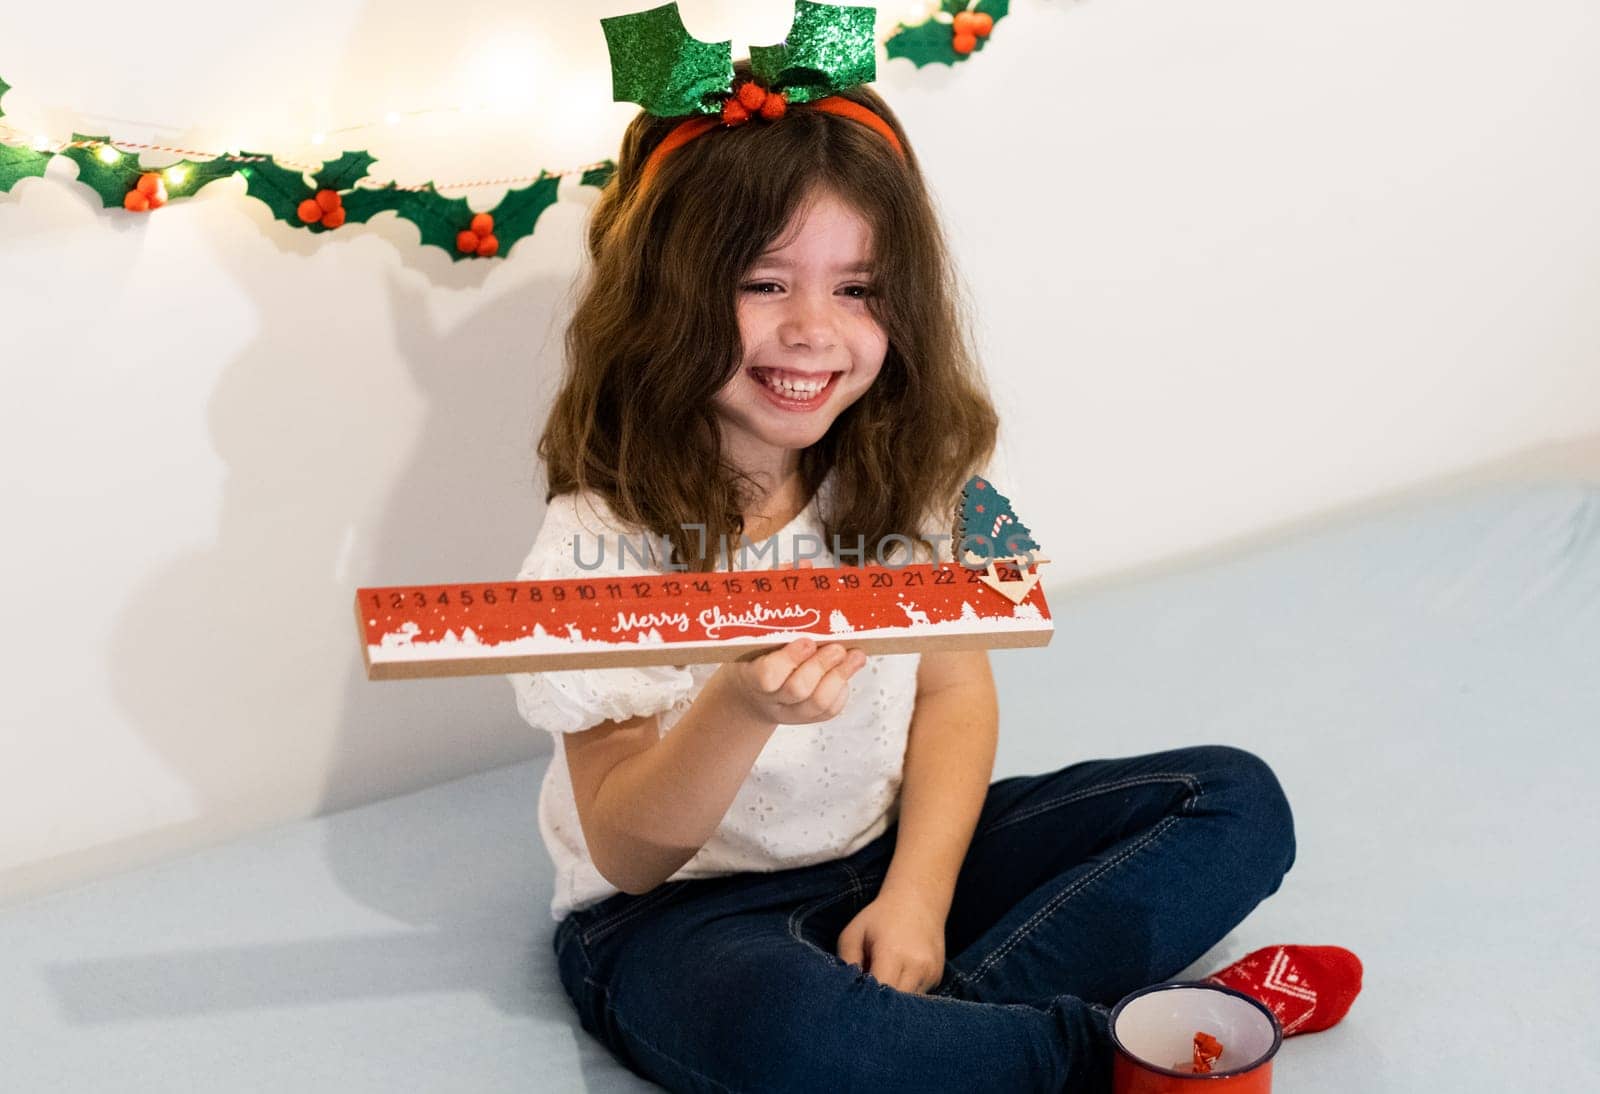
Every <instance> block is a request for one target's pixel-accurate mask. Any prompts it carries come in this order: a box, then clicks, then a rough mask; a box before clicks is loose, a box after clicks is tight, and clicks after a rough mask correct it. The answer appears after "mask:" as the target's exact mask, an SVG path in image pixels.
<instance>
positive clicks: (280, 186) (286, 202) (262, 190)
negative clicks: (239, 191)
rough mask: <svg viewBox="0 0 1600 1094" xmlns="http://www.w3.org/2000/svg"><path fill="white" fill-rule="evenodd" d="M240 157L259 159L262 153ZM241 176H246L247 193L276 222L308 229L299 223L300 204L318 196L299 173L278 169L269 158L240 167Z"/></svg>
mask: <svg viewBox="0 0 1600 1094" xmlns="http://www.w3.org/2000/svg"><path fill="white" fill-rule="evenodd" d="M240 155H245V156H257V155H261V153H259V152H241V153H240ZM239 174H241V175H243V176H244V191H245V193H247V194H249V195H250V196H251V197H253V198H255V199H256V200H258V201H260V202H261V203H262V204H263V205H265V206H266V207H267V208H268V209H269V210H271V211H272V215H273V217H274V218H276V219H278V220H281V221H284V222H285V223H287V224H292V225H294V226H295V227H296V228H304V227H307V224H306V222H305V221H303V220H301V219H300V203H301V202H302V201H305V200H306V199H307V198H309V197H314V196H315V193H314V191H313V190H312V189H311V187H309V186H307V185H306V180H305V176H304V175H303V174H302V173H300V172H299V171H294V170H291V169H289V168H287V167H279V166H278V165H277V164H276V163H275V162H273V160H272V158H271V157H270V156H267V157H264V158H262V159H259V160H255V161H254V162H251V163H245V164H241V165H240V166H239Z"/></svg>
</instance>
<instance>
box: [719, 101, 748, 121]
mask: <svg viewBox="0 0 1600 1094" xmlns="http://www.w3.org/2000/svg"><path fill="white" fill-rule="evenodd" d="M749 120H750V111H748V110H746V109H745V108H744V107H743V106H742V105H740V103H739V100H738V99H727V100H724V101H723V104H722V124H723V125H739V124H741V123H743V122H747V121H749Z"/></svg>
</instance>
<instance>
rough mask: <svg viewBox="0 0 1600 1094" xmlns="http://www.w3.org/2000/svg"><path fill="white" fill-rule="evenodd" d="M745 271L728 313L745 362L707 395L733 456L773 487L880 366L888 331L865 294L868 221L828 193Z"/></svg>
mask: <svg viewBox="0 0 1600 1094" xmlns="http://www.w3.org/2000/svg"><path fill="white" fill-rule="evenodd" d="M785 240H786V241H787V243H785V244H784V245H783V246H781V247H780V246H774V247H773V248H772V249H770V250H768V251H766V252H765V253H764V254H763V255H762V256H761V257H759V258H758V259H757V260H756V262H755V264H754V265H752V266H751V267H750V269H749V270H747V271H746V273H745V276H744V277H743V278H742V279H741V281H740V283H739V286H738V304H737V311H738V316H739V334H740V337H741V339H742V345H743V348H744V361H743V363H742V365H741V367H740V369H739V371H738V373H736V374H735V375H734V377H733V378H732V379H731V380H729V381H728V383H727V384H725V385H724V386H723V388H722V390H720V391H718V392H717V394H716V396H715V397H714V398H713V400H712V401H713V403H714V404H715V406H716V409H717V413H718V416H719V418H720V420H721V422H722V427H723V440H724V444H725V446H726V448H727V450H728V453H729V455H730V457H731V458H732V460H733V462H734V464H735V465H736V466H738V467H739V468H740V469H741V470H743V471H745V472H747V473H758V472H766V473H767V474H770V475H772V476H773V478H772V479H771V483H772V485H774V486H776V485H777V484H779V483H781V482H782V481H783V480H784V479H786V478H787V477H788V476H789V475H790V474H791V473H792V472H793V471H794V469H795V468H797V467H798V465H799V452H800V450H801V449H803V448H807V447H809V446H810V445H812V444H815V443H816V442H817V441H819V440H821V439H822V437H823V436H824V435H825V434H826V433H827V432H828V428H829V426H831V425H832V424H833V421H834V419H835V418H837V417H838V416H839V415H840V414H842V413H843V412H844V410H845V408H847V407H848V406H850V404H851V403H853V402H855V401H856V400H857V399H859V398H860V397H861V395H862V393H864V392H865V391H866V390H867V388H869V387H871V386H872V381H873V380H874V379H876V378H877V375H878V371H879V370H880V369H881V368H882V367H883V358H884V354H885V353H887V351H888V348H889V339H888V335H887V334H886V333H885V332H884V329H883V327H882V325H881V324H880V323H879V322H878V320H877V319H876V318H875V317H874V316H873V314H872V312H871V310H870V308H869V304H868V300H867V297H868V296H869V295H870V294H871V293H872V292H873V291H874V290H873V282H872V270H871V265H870V263H871V256H872V242H873V241H872V230H871V226H870V225H869V224H868V223H867V222H866V221H865V220H864V219H862V218H861V216H860V215H859V214H858V213H857V212H856V211H855V210H854V209H853V208H852V207H850V206H849V205H847V204H845V203H844V202H843V201H841V200H840V199H839V198H838V196H837V195H835V194H834V193H832V192H831V191H828V190H825V189H821V190H818V191H817V192H816V193H815V194H814V195H813V200H811V201H809V202H804V203H802V204H801V206H800V208H799V209H798V210H797V211H796V213H795V217H794V219H793V220H791V222H790V223H789V225H787V226H786V227H785V229H784V231H783V232H782V233H781V235H780V239H779V242H780V243H782V242H783V241H785Z"/></svg>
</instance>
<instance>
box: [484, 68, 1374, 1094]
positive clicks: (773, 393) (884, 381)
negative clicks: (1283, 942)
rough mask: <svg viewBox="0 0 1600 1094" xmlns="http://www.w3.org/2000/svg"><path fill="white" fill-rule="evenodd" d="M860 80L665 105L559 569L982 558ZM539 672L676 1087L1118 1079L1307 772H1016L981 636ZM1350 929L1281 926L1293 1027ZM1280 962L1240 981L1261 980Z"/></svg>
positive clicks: (605, 197)
mask: <svg viewBox="0 0 1600 1094" xmlns="http://www.w3.org/2000/svg"><path fill="white" fill-rule="evenodd" d="M750 74H751V69H750V65H749V62H748V61H747V60H740V61H738V62H736V64H735V76H736V79H737V80H738V81H740V83H741V84H742V83H743V82H744V81H745V80H746V79H747V78H748V77H749V76H750ZM832 98H834V99H837V100H841V101H842V102H843V103H845V104H848V105H847V106H844V107H840V106H839V105H838V104H837V103H835V104H832V107H831V108H830V107H824V106H819V104H817V103H815V102H813V103H808V104H805V105H800V104H795V105H791V106H790V107H789V109H788V110H787V112H786V113H784V114H783V115H782V116H780V117H777V118H775V119H768V118H767V117H765V116H762V117H753V118H752V119H751V120H750V122H749V123H748V124H743V125H736V126H721V127H717V128H714V129H710V130H708V131H707V132H706V133H705V134H704V135H700V136H698V137H697V139H691V140H687V141H682V142H681V143H679V142H678V141H676V140H675V141H674V142H673V143H672V145H669V146H665V147H664V146H663V140H664V138H666V137H667V136H668V134H669V133H672V132H673V131H674V130H675V129H676V128H677V126H678V125H679V124H680V123H682V122H683V121H684V119H683V118H682V117H657V116H655V115H652V114H650V113H648V112H641V113H640V114H639V115H638V116H637V117H636V118H635V119H634V120H633V122H632V123H631V124H630V125H629V127H628V130H627V132H626V134H625V135H624V137H623V141H622V146H621V150H620V155H619V157H618V164H617V170H616V173H615V175H614V176H613V177H612V178H611V179H610V180H609V181H608V183H607V184H606V186H605V188H604V190H603V193H602V195H601V198H600V200H599V203H598V204H597V206H596V207H595V208H594V210H593V214H592V217H593V219H592V223H591V225H590V227H589V230H588V249H589V254H590V257H591V258H592V260H593V269H592V271H591V276H590V277H589V279H588V281H587V284H586V287H585V290H584V292H583V295H582V297H581V300H580V301H579V303H578V306H577V308H576V311H575V314H574V316H573V318H572V321H571V325H570V327H569V328H568V331H567V338H566V350H567V371H566V373H565V376H564V379H563V382H562V385H561V387H560V390H559V392H558V394H557V396H556V398H555V403H554V407H553V409H552V411H551V413H550V417H549V420H548V423H547V425H546V427H545V430H544V433H543V435H542V437H541V439H540V442H539V446H538V454H539V456H540V458H541V459H542V460H543V462H544V464H545V467H546V469H547V473H548V483H549V489H548V492H547V495H546V502H547V505H548V510H547V513H546V515H545V518H544V523H543V525H542V526H541V528H540V530H539V533H538V536H537V538H536V540H535V542H534V544H533V548H532V550H531V551H530V552H529V554H528V556H527V560H526V562H525V564H524V565H523V567H522V570H521V575H520V576H521V577H522V578H524V579H534V580H537V579H550V578H568V577H583V576H602V575H606V576H610V575H622V574H627V573H640V572H645V570H644V569H642V568H641V567H640V565H639V563H638V561H637V551H638V549H639V548H640V546H641V545H643V546H646V547H648V546H649V545H650V544H652V543H653V544H656V545H660V546H666V545H668V544H670V547H671V556H672V557H671V558H664V557H659V556H656V555H654V554H652V555H651V556H650V558H651V562H652V566H651V567H650V568H649V571H650V572H656V573H662V572H666V571H667V570H668V569H669V568H671V569H678V570H689V571H695V572H706V571H710V570H725V569H731V570H768V569H774V568H778V567H784V568H788V567H792V566H794V565H796V564H797V563H798V562H800V561H802V560H804V559H805V558H806V556H808V555H809V556H812V557H813V558H814V561H815V562H816V564H818V565H821V566H838V565H861V564H863V563H867V564H874V563H876V562H877V561H879V557H880V556H879V554H878V552H877V550H876V546H875V545H877V544H878V543H880V542H881V541H882V540H883V537H885V536H887V535H889V534H890V533H893V532H898V533H901V534H902V535H904V536H910V537H912V538H913V539H915V538H916V537H919V536H921V537H925V540H924V541H923V542H919V543H918V548H917V553H918V556H919V558H921V557H924V548H934V547H935V545H937V544H943V550H937V549H930V550H928V551H927V552H926V554H927V555H929V556H934V557H937V558H939V559H940V560H943V561H951V560H952V559H953V554H952V552H951V551H950V549H949V541H948V539H940V538H939V537H947V536H948V535H949V534H950V531H951V524H952V523H953V515H954V512H955V499H956V497H957V495H958V493H959V490H960V488H961V486H962V484H964V483H965V482H966V480H967V479H968V478H969V477H971V476H972V475H973V474H976V473H978V472H980V471H982V470H984V469H985V466H986V463H987V461H988V460H989V459H990V458H991V457H992V456H993V451H994V442H995V438H996V431H997V419H996V414H995V411H994V408H993V405H992V403H991V401H990V399H989V397H988V394H987V392H986V390H985V387H984V384H983V381H982V379H981V374H980V372H979V370H978V368H977V367H976V365H975V363H974V361H973V359H972V357H971V355H970V353H969V351H968V350H967V348H966V345H965V343H964V340H963V331H962V328H961V327H960V325H959V322H958V309H957V306H956V302H955V300H954V298H953V294H954V293H955V288H954V281H953V279H952V278H951V276H950V273H949V264H948V261H947V254H946V251H945V247H944V243H943V241H942V238H941V232H940V228H939V225H938V222H937V219H936V216H935V213H934V210H933V207H932V203H931V201H930V198H929V195H928V192H927V189H926V187H925V183H924V178H923V175H922V172H921V169H920V167H919V165H918V162H917V159H916V156H915V154H914V153H913V151H912V148H911V145H910V142H909V141H908V140H907V138H906V134H905V132H904V130H903V129H902V128H901V125H900V123H899V120H898V119H897V118H896V117H895V115H894V114H893V113H892V112H891V111H890V109H889V108H888V106H887V105H886V104H885V103H884V101H883V100H882V99H881V98H880V97H879V96H878V95H877V94H876V93H875V92H874V91H873V90H872V89H870V88H869V87H867V86H865V85H860V84H858V85H856V86H852V87H850V88H848V89H847V90H845V91H843V92H840V93H838V94H837V95H835V96H832ZM824 101H825V102H826V100H824ZM868 114H870V116H871V117H870V119H869V118H868V117H867V115H868ZM653 153H654V155H653ZM696 525H700V526H702V527H698V528H697V527H695V526H696ZM619 537H620V538H621V539H622V540H623V541H625V542H627V543H628V544H629V548H630V549H629V551H628V552H626V553H621V554H620V555H619V552H618V550H617V548H618V546H619V542H618V541H619ZM663 537H665V538H663ZM890 542H891V543H899V542H903V541H898V540H895V541H890ZM862 544H864V545H865V547H866V549H865V551H864V552H859V553H858V551H859V548H860V547H861V545H862ZM816 545H821V546H822V547H823V549H822V550H820V551H818V550H816V549H815V548H816ZM741 548H743V549H742V550H741ZM756 548H761V549H762V551H761V553H759V554H757V552H756ZM752 555H755V556H756V557H754V558H752V557H751V556H752ZM899 557H901V556H897V555H895V554H894V552H891V551H885V552H884V553H883V558H884V559H886V560H888V561H890V562H891V564H892V563H894V562H895V560H896V559H898V558H899ZM623 559H627V562H628V565H626V566H624V565H623ZM509 679H510V680H511V682H512V684H513V686H514V688H515V693H516V699H517V705H518V709H519V710H520V712H521V714H522V715H523V717H524V718H526V719H527V720H528V721H529V722H530V723H532V724H533V725H535V726H537V727H540V728H543V729H545V730H548V731H549V732H551V733H552V734H553V735H554V736H555V738H556V740H555V748H554V752H553V755H552V757H551V763H550V767H549V770H548V772H547V773H546V775H545V779H544V784H543V788H542V791H541V794H540V799H539V828H540V834H541V835H542V837H543V839H544V841H545V844H546V846H547V847H548V849H549V852H550V855H551V857H552V859H553V860H554V863H555V867H556V871H555V893H554V897H553V899H552V901H551V906H550V910H551V914H552V915H553V917H554V918H555V919H556V920H557V921H558V923H559V926H558V927H557V928H556V931H555V938H554V946H555V951H556V954H557V958H558V964H559V968H560V976H561V981H562V983H563V985H564V986H565V988H566V991H567V993H568V994H569V996H570V997H571V999H572V1002H573V1004H574V1006H575V1007H576V1008H577V1012H578V1015H579V1018H580V1021H581V1024H582V1026H583V1028H584V1029H585V1030H588V1031H589V1032H590V1033H591V1034H593V1035H594V1036H596V1037H598V1038H599V1039H600V1040H601V1041H602V1042H603V1043H604V1044H605V1045H606V1046H608V1048H609V1049H610V1050H611V1051H612V1052H613V1053H614V1054H615V1055H616V1057H617V1058H618V1059H619V1060H621V1061H622V1062H623V1063H624V1064H625V1065H626V1066H627V1067H629V1068H630V1069H632V1070H633V1071H635V1072H636V1073H638V1074H639V1075H641V1076H645V1077H647V1078H649V1079H651V1080H654V1081H655V1082H657V1083H660V1084H662V1085H664V1086H666V1087H668V1088H670V1089H673V1090H705V1091H728V1090H735V1091H770V1090H800V1091H835V1090H853V1089H870V1090H874V1091H895V1090H908V1091H912V1090H914V1091H919V1092H928V1091H943V1090H949V1091H980V1090H994V1091H1006V1092H1011V1094H1015V1092H1019V1091H1029V1090H1052V1091H1058V1090H1064V1089H1065V1090H1074V1091H1078V1090H1082V1091H1094V1090H1102V1089H1105V1090H1108V1089H1109V1075H1110V1067H1111V1063H1110V1061H1111V1055H1112V1047H1111V1041H1110V1037H1109V1033H1108V1028H1107V1018H1108V1015H1109V1010H1110V1008H1111V1006H1112V1005H1114V1004H1115V1003H1116V1002H1117V1001H1118V1000H1119V999H1121V998H1122V997H1123V996H1125V995H1127V994H1128V993H1129V992H1131V991H1134V990H1135V989H1137V988H1140V987H1142V986H1145V985H1148V984H1151V983H1155V982H1158V981H1160V980H1163V979H1165V978H1169V977H1172V976H1173V975H1175V974H1176V973H1178V972H1179V971H1180V970H1182V969H1183V968H1185V967H1186V966H1187V965H1189V964H1190V963H1191V962H1193V961H1195V960H1196V959H1197V958H1199V957H1200V956H1201V955H1202V954H1204V953H1205V952H1206V951H1207V950H1208V949H1209V948H1210V947H1211V946H1212V945H1214V944H1215V943H1216V942H1217V941H1218V940H1219V939H1221V938H1222V937H1223V936H1224V935H1226V934H1227V933H1228V931H1229V930H1230V929H1232V928H1233V927H1234V926H1235V925H1236V924H1238V923H1239V922H1240V921H1241V920H1242V919H1243V918H1244V917H1245V916H1246V915H1247V914H1248V913H1249V912H1250V911H1251V909H1253V908H1254V907H1255V906H1256V905H1257V904H1258V903H1259V902H1260V901H1261V900H1263V899H1264V898H1265V897H1267V896H1269V895H1271V894H1272V893H1273V892H1275V891H1276V890H1277V889H1278V887H1279V885H1280V883H1281V881H1282V879H1283V876H1284V874H1285V872H1286V871H1287V870H1288V869H1289V867H1290V865H1291V864H1292V863H1293V861H1294V855H1295V842H1294V834H1293V824H1292V821H1291V817H1290V812H1289V806H1288V803H1287V802H1286V800H1285V798H1284V794H1283V791H1282V789H1281V788H1280V786H1279V784H1278V781H1277V779H1276V778H1275V776H1274V775H1273V772H1272V771H1271V770H1270V769H1269V768H1268V766H1267V765H1266V764H1265V763H1264V762H1262V761H1261V760H1260V759H1259V758H1257V757H1256V756H1254V755H1252V754H1251V753H1248V752H1244V751H1241V750H1239V749H1237V748H1231V747H1228V746H1224V745H1200V746H1195V747H1191V748H1184V749H1178V750H1174V751H1170V752H1162V753H1156V754H1152V755H1144V756H1133V757H1128V758H1123V759H1101V760H1085V761H1080V762H1077V763H1073V764H1070V765H1068V766H1065V767H1062V768H1060V769H1059V770H1055V771H1049V772H1046V773H1043V774H1039V775H1027V776H1014V777H1011V778H1005V779H1000V780H998V781H995V782H992V783H991V782H990V775H991V773H992V769H993V761H994V755H995V745H996V737H997V728H998V713H997V703H996V696H995V691H994V686H993V681H992V678H991V676H990V671H989V661H988V657H987V654H986V651H983V650H974V651H954V652H943V651H942V652H937V653H932V652H930V653H923V654H915V653H912V654H898V655H888V656H867V655H866V654H865V653H863V652H862V651H860V650H856V649H851V648H850V647H849V646H848V643H827V642H822V643H819V642H817V641H815V640H813V639H810V638H805V639H799V640H796V641H793V642H790V643H788V644H787V645H784V646H782V647H781V648H778V649H775V650H773V651H771V652H769V653H767V654H765V655H764V656H761V657H759V658H755V659H752V660H749V661H745V662H727V663H720V664H706V665H687V666H660V667H644V668H611V669H597V670H575V671H556V672H542V673H521V674H514V675H512V676H511V677H510V678H509ZM1347 953H1348V951H1343V950H1339V949H1338V948H1337V947H1278V948H1275V952H1274V953H1273V954H1272V955H1271V956H1274V957H1277V958H1282V959H1283V960H1280V961H1279V962H1278V966H1277V968H1278V972H1277V975H1278V976H1279V977H1280V979H1281V978H1282V976H1284V975H1285V970H1286V969H1291V970H1293V971H1294V975H1290V976H1289V980H1293V981H1295V982H1296V983H1298V984H1300V985H1301V991H1300V992H1299V994H1298V995H1291V996H1284V997H1280V998H1279V999H1277V1000H1275V1005H1276V1007H1277V1008H1282V1007H1283V1002H1282V1000H1283V999H1284V998H1287V999H1288V1000H1289V1002H1290V1003H1291V1004H1293V1008H1292V1009H1289V1010H1283V1009H1280V1018H1281V1019H1283V1020H1284V1023H1285V1026H1286V1029H1287V1028H1288V1023H1289V1022H1291V1021H1293V1022H1298V1023H1299V1025H1298V1026H1297V1028H1296V1029H1295V1030H1294V1031H1295V1032H1308V1031H1310V1030H1312V1029H1320V1028H1326V1026H1327V1025H1331V1024H1332V1023H1333V1022H1335V1021H1337V1020H1338V1018H1339V1017H1340V1016H1342V1014H1343V1010H1344V1008H1345V1007H1347V1006H1348V1003H1349V1000H1348V998H1344V997H1343V995H1342V994H1341V995H1340V996H1339V997H1337V998H1335V997H1331V996H1329V995H1328V994H1327V992H1326V991H1324V992H1323V995H1322V997H1321V998H1320V999H1319V997H1318V994H1317V991H1316V990H1314V988H1315V987H1316V983H1317V981H1319V980H1320V982H1321V984H1322V985H1323V986H1324V987H1325V988H1326V987H1329V986H1333V987H1338V988H1341V989H1342V988H1344V987H1346V986H1347V982H1348V980H1349V978H1350V974H1351V969H1350V967H1349V966H1348V964H1346V963H1341V962H1342V961H1343V958H1342V955H1344V954H1347ZM1264 956H1268V955H1267V954H1266V952H1265V951H1258V952H1257V953H1256V954H1253V955H1251V958H1248V959H1246V961H1253V962H1255V963H1256V966H1260V965H1261V959H1262V958H1263V957H1264ZM1352 960H1353V957H1352ZM1286 962H1287V963H1286ZM1256 966H1252V967H1251V968H1250V969H1247V968H1246V963H1245V962H1240V963H1239V964H1238V965H1237V966H1235V967H1233V968H1232V969H1231V970H1225V971H1224V973H1219V974H1218V976H1219V979H1221V980H1223V981H1224V982H1227V983H1229V984H1230V985H1231V986H1234V987H1237V988H1240V989H1241V990H1246V991H1249V992H1251V993H1252V994H1256V995H1258V996H1263V991H1264V989H1263V988H1262V987H1261V984H1260V982H1261V981H1262V980H1263V978H1264V977H1265V976H1266V969H1265V967H1259V968H1257V967H1256ZM1263 997H1264V996H1263ZM1308 997H1309V999H1310V1003H1309V1004H1308V1003H1307V998H1308Z"/></svg>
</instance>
